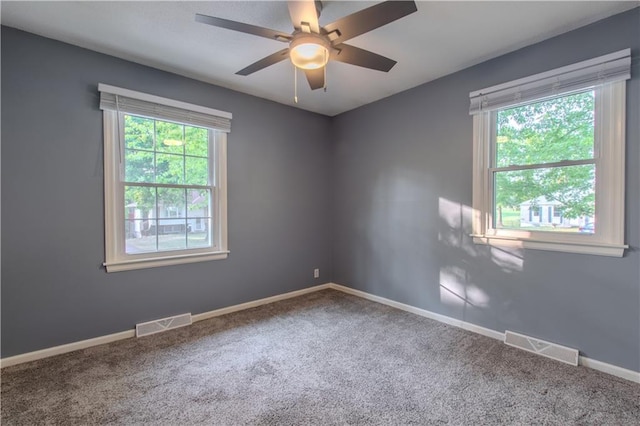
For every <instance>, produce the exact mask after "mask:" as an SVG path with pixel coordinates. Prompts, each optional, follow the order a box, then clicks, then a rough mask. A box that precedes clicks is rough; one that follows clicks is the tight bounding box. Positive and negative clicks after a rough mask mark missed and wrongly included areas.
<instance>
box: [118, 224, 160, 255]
mask: <svg viewBox="0 0 640 426" xmlns="http://www.w3.org/2000/svg"><path fill="white" fill-rule="evenodd" d="M124 226H125V252H126V253H127V254H135V253H148V252H153V251H156V236H155V229H156V221H155V220H125V223H124Z"/></svg>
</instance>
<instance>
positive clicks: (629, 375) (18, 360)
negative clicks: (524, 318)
mask: <svg viewBox="0 0 640 426" xmlns="http://www.w3.org/2000/svg"><path fill="white" fill-rule="evenodd" d="M326 289H333V290H337V291H341V292H343V293H347V294H351V295H354V296H357V297H361V298H363V299H367V300H371V301H373V302H377V303H381V304H383V305H388V306H391V307H394V308H397V309H400V310H403V311H406V312H411V313H413V314H416V315H419V316H422V317H425V318H429V319H432V320H435V321H439V322H442V323H445V324H449V325H452V326H455V327H459V328H462V329H464V330H468V331H472V332H474V333H478V334H481V335H483V336H487V337H491V338H493V339H497V340H501V341H504V333H503V332H499V331H496V330H491V329H489V328H485V327H481V326H479V325H475V324H471V323H468V322H465V321H462V320H459V319H455V318H451V317H448V316H446V315H441V314H437V313H435V312H431V311H427V310H426V309H421V308H417V307H415V306H411V305H407V304H404V303H400V302H396V301H395V300H391V299H387V298H384V297H380V296H375V295H373V294H370V293H367V292H364V291H361V290H356V289H353V288H350V287H345V286H343V285H340V284H335V283H327V284H321V285H317V286H313V287H309V288H305V289H302V290H296V291H292V292H289V293H284V294H280V295H276V296H271V297H266V298H264V299H258V300H254V301H252V302H246V303H241V304H239V305H233V306H229V307H226V308H221V309H215V310H213V311H209V312H203V313H201V314H196V315H193V316H192V321H193V322H197V321H202V320H206V319H209V318H214V317H218V316H221V315H226V314H230V313H232V312H238V311H243V310H245V309H250V308H255V307H257V306H261V305H266V304H269V303H274V302H278V301H280V300H285V299H291V298H292V297H298V296H302V295H304V294H308V293H313V292H315V291H320V290H326ZM132 337H135V330H133V329H132V330H127V331H122V332H120V333H114V334H108V335H106V336H100V337H95V338H93V339H87V340H81V341H79V342H73V343H68V344H66V345H61V346H54V347H52V348H47V349H41V350H39V351H34V352H28V353H24V354H20V355H15V356H11V357H8V358H3V359H0V368H4V367H10V366H12V365H17V364H22V363H25V362H29V361H35V360H38V359H43V358H48V357H51V356H55V355H61V354H64V353H67V352H73V351H77V350H80V349H86V348H90V347H92V346H98V345H104V344H105V343H111V342H115V341H117V340H123V339H129V338H132ZM579 364H580V365H582V366H584V367H588V368H592V369H594V370H598V371H602V372H604V373H607V374H611V375H612V376H616V377H620V378H623V379H626V380H630V381H632V382H635V383H640V372H637V371H633V370H627V369H625V368H622V367H618V366H615V365H612V364H607V363H606V362H602V361H598V360H595V359H590V358H587V357H584V356H580V359H579Z"/></svg>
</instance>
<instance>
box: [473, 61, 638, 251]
mask: <svg viewBox="0 0 640 426" xmlns="http://www.w3.org/2000/svg"><path fill="white" fill-rule="evenodd" d="M624 53H627V57H626V58H625V62H626V61H627V59H628V49H627V50H625V51H621V52H617V53H616V54H612V55H607V56H605V57H601V58H596V59H594V60H590V61H585V62H583V63H579V64H575V65H573V66H569V67H563V68H560V69H558V70H554V71H550V72H547V73H543V74H537V75H535V76H531V77H527V78H525V79H520V80H517V81H515V82H511V83H505V84H504V85H500V86H494V87H493V88H488V89H483V90H482V91H476V92H472V93H471V94H470V96H471V98H472V106H471V110H472V114H473V158H474V163H473V218H472V226H473V234H472V237H473V241H474V243H476V244H488V245H494V246H508V247H522V248H530V249H539V250H551V251H561V252H570V253H583V254H593V255H603V256H613V257H622V256H623V255H624V250H625V249H626V248H628V246H627V245H625V244H624V221H625V215H624V213H625V211H624V210H625V179H624V176H625V105H626V81H625V80H626V79H627V78H629V76H628V75H621V76H618V77H617V78H615V79H614V78H612V79H611V81H602V79H600V80H596V81H595V82H591V83H590V84H588V83H587V84H583V85H582V86H581V87H578V86H568V87H567V88H566V90H564V91H560V92H558V91H557V90H555V89H556V88H557V86H558V83H554V84H555V87H554V88H551V89H550V90H548V91H546V92H545V91H544V87H543V85H545V84H548V82H549V80H553V79H554V78H556V79H557V81H560V79H561V77H562V76H563V75H566V74H567V72H568V71H570V72H575V70H576V69H581V66H583V65H584V64H585V63H587V62H589V63H590V64H592V63H594V62H595V63H597V61H598V60H599V59H602V58H611V57H612V56H613V57H615V60H617V61H620V56H623V55H624ZM604 62H606V61H604ZM618 65H619V63H618ZM599 75H600V76H601V75H602V73H600V74H599ZM541 81H542V82H541ZM536 82H540V83H538V86H539V87H536V84H537V83H536ZM522 87H527V88H528V89H531V88H532V87H533V88H534V89H536V90H538V91H539V93H541V94H540V96H539V97H535V96H530V97H529V98H528V99H526V100H525V101H521V102H518V100H519V98H518V96H519V95H518V91H519V90H521V88H522ZM505 88H506V90H505ZM514 88H515V89H514ZM588 89H593V90H594V93H595V134H594V138H595V141H594V144H595V146H594V163H595V168H596V184H595V193H596V197H595V199H596V202H595V204H596V205H595V217H596V222H597V225H596V227H595V232H594V233H593V234H587V233H584V234H583V233H560V232H548V231H547V232H545V231H536V230H528V229H527V230H523V229H504V228H495V227H494V226H493V224H494V223H495V222H494V218H493V212H494V205H493V204H494V202H493V200H494V188H493V182H494V180H493V171H492V167H495V166H494V162H495V146H496V117H497V111H499V110H501V109H508V108H513V107H514V106H517V105H523V104H528V103H532V102H536V101H542V100H545V99H549V98H552V97H559V96H563V95H569V94H571V93H576V92H580V91H584V90H588ZM509 90H511V92H512V93H513V94H514V95H513V99H514V100H513V101H512V102H508V101H506V102H505V101H504V100H505V99H506V96H505V94H504V92H506V91H509ZM492 91H493V92H494V93H495V92H499V93H500V96H501V98H500V99H499V101H501V102H499V103H500V105H498V106H494V107H493V108H491V107H489V108H487V110H483V109H482V104H483V102H484V103H485V104H487V103H490V101H488V102H487V101H483V100H482V97H483V96H485V95H484V93H491V92H492ZM496 98H497V97H494V99H496ZM474 99H475V101H474ZM562 163H564V162H562ZM566 163H567V165H571V163H572V162H570V161H567V162H566Z"/></svg>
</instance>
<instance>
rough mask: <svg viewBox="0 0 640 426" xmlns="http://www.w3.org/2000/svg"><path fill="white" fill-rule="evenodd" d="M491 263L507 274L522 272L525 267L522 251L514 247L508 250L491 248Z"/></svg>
mask: <svg viewBox="0 0 640 426" xmlns="http://www.w3.org/2000/svg"><path fill="white" fill-rule="evenodd" d="M507 250H509V251H507ZM491 261H492V262H493V263H495V264H496V265H498V266H499V267H500V268H502V270H503V271H505V272H517V271H522V267H523V265H524V259H523V256H522V249H518V248H514V247H509V248H508V249H503V248H500V247H495V246H494V247H491Z"/></svg>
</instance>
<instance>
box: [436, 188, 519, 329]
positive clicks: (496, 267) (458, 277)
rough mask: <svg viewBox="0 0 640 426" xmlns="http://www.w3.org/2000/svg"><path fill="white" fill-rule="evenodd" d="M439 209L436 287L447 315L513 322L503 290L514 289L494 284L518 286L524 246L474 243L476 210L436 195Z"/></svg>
mask: <svg viewBox="0 0 640 426" xmlns="http://www.w3.org/2000/svg"><path fill="white" fill-rule="evenodd" d="M438 213H439V218H440V219H439V220H440V224H439V232H438V242H439V246H440V248H441V249H440V250H439V256H438V258H439V260H440V267H439V270H440V276H439V287H440V289H439V290H440V303H441V304H442V305H443V309H444V310H445V311H446V313H445V315H450V316H453V317H455V318H458V319H461V320H463V321H468V322H472V323H474V324H479V325H483V326H485V327H489V328H492V329H495V330H502V328H503V325H502V324H504V322H505V320H516V323H517V322H518V321H517V318H516V317H517V315H516V312H514V311H513V309H511V308H512V306H511V302H509V301H510V300H513V299H512V298H511V297H509V295H508V294H505V293H508V292H515V291H518V289H517V288H514V287H511V288H505V287H504V286H502V287H498V283H499V282H502V283H504V282H505V281H507V282H511V283H513V285H514V286H515V285H516V284H515V283H516V281H517V280H515V279H513V276H514V275H516V274H518V273H520V272H522V270H523V268H524V257H523V252H522V249H520V248H515V247H514V248H511V247H510V248H499V247H491V246H484V245H477V244H475V243H474V242H473V239H472V237H471V236H470V234H471V233H472V226H471V224H472V218H473V213H474V212H473V209H472V208H471V207H469V206H466V205H463V204H460V203H457V202H454V201H451V200H448V199H446V198H443V197H440V198H439V199H438ZM510 278H512V279H510ZM505 296H506V297H505ZM509 317H511V318H509ZM511 324H513V322H511Z"/></svg>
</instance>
